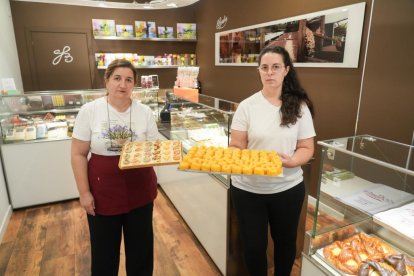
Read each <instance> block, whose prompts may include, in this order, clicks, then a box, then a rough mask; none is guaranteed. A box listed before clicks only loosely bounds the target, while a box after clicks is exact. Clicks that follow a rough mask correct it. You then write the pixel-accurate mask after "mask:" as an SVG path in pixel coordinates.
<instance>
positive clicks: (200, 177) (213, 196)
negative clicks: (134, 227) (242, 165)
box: [154, 123, 229, 275]
mask: <svg viewBox="0 0 414 276" xmlns="http://www.w3.org/2000/svg"><path fill="white" fill-rule="evenodd" d="M158 130H159V133H160V139H161V140H163V139H169V140H181V141H182V144H183V149H184V152H186V150H188V149H189V148H190V147H191V146H192V145H191V144H189V143H188V141H187V136H186V131H185V130H182V131H181V130H171V125H170V124H168V123H164V124H163V123H159V124H158ZM186 141H187V142H186ZM154 168H155V171H156V173H157V178H158V184H159V185H160V186H161V188H162V189H163V191H164V192H165V194H166V195H167V196H168V198H169V199H170V200H171V202H172V203H173V204H174V207H175V208H176V209H177V211H178V212H179V213H180V215H181V216H182V217H183V219H184V220H185V222H186V223H187V225H188V226H189V227H190V229H191V230H192V232H193V233H194V235H195V236H196V237H197V239H198V240H199V241H200V243H201V244H202V246H203V247H204V249H205V250H206V251H207V253H208V254H209V256H210V257H211V259H212V260H213V261H214V263H215V264H216V265H217V267H218V268H219V269H220V271H221V272H222V273H223V275H229V274H228V273H227V260H228V257H227V247H228V246H227V243H228V242H227V241H228V228H229V226H228V224H229V221H228V218H229V184H228V182H227V181H226V180H225V179H227V177H226V176H223V177H217V176H215V175H212V174H206V173H191V172H182V171H178V170H177V165H167V166H157V167H154Z"/></svg>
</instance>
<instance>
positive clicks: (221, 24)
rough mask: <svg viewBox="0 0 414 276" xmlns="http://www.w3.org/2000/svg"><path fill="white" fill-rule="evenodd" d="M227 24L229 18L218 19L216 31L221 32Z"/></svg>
mask: <svg viewBox="0 0 414 276" xmlns="http://www.w3.org/2000/svg"><path fill="white" fill-rule="evenodd" d="M226 24H227V16H225V15H223V18H222V17H221V16H220V17H219V18H218V19H217V23H216V30H221V29H223V28H224V26H226Z"/></svg>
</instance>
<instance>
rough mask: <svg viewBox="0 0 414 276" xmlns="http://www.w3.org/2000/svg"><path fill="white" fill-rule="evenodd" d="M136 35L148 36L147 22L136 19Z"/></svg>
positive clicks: (140, 36) (139, 36)
mask: <svg viewBox="0 0 414 276" xmlns="http://www.w3.org/2000/svg"><path fill="white" fill-rule="evenodd" d="M135 36H136V37H138V38H147V37H148V36H147V22H146V21H135Z"/></svg>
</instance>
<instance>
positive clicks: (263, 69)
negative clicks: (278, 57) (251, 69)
mask: <svg viewBox="0 0 414 276" xmlns="http://www.w3.org/2000/svg"><path fill="white" fill-rule="evenodd" d="M283 68H285V66H284V65H280V64H273V65H272V66H270V67H269V65H266V64H263V65H260V66H259V67H257V69H259V71H260V72H262V73H268V72H269V69H270V72H271V73H278V72H280V71H281V70H282V69H283Z"/></svg>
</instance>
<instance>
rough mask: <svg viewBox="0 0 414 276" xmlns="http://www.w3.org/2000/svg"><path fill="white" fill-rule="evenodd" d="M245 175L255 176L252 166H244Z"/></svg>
mask: <svg viewBox="0 0 414 276" xmlns="http://www.w3.org/2000/svg"><path fill="white" fill-rule="evenodd" d="M242 173H243V174H253V169H252V167H250V166H243V167H242Z"/></svg>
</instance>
